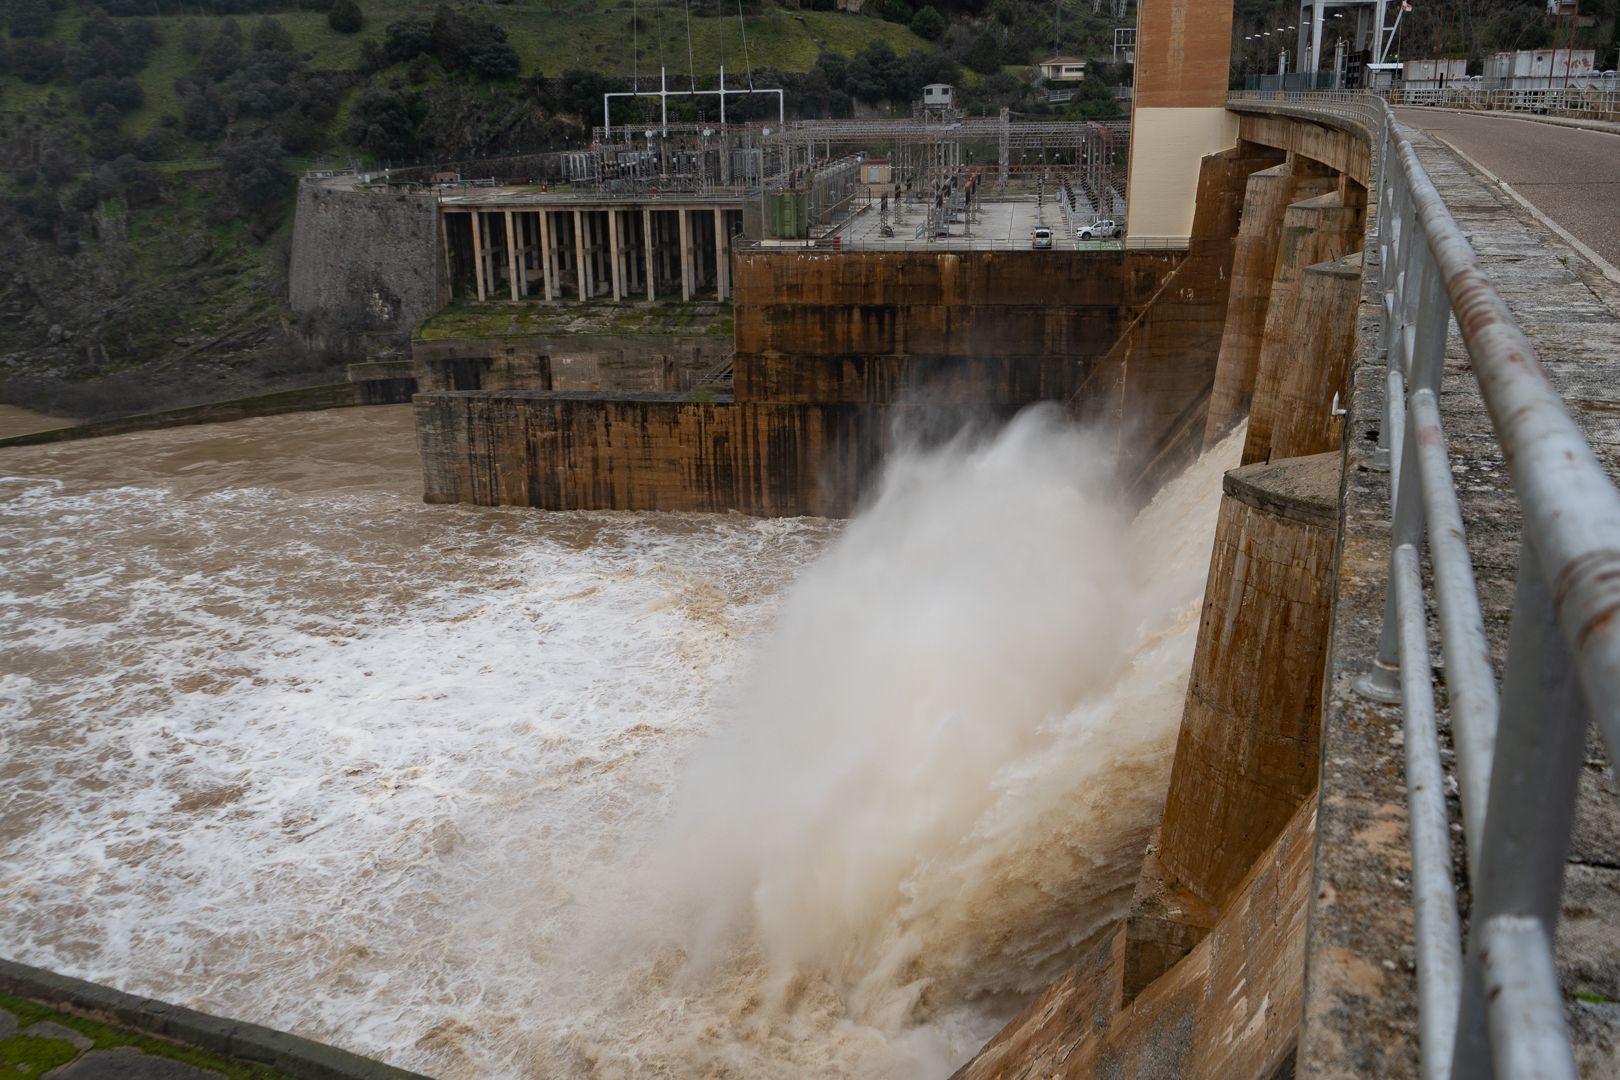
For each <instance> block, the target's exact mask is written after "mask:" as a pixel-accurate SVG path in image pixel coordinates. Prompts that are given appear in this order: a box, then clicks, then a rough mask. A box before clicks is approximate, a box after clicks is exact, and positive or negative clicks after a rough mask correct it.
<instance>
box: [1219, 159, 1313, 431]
mask: <svg viewBox="0 0 1620 1080" xmlns="http://www.w3.org/2000/svg"><path fill="white" fill-rule="evenodd" d="M1334 186H1335V181H1334V178H1333V177H1332V175H1331V174H1329V173H1328V172H1327V171H1326V170H1325V169H1321V168H1314V169H1313V168H1312V167H1311V166H1310V165H1309V164H1308V163H1303V162H1291V161H1290V162H1284V163H1283V164H1281V165H1278V166H1276V167H1274V168H1270V169H1264V170H1261V171H1260V172H1257V173H1254V174H1253V175H1252V176H1250V177H1249V180H1248V187H1247V190H1246V191H1245V192H1244V196H1243V224H1242V226H1241V227H1240V228H1239V230H1238V236H1237V242H1236V246H1235V249H1234V252H1233V256H1232V276H1231V286H1230V289H1229V298H1228V300H1227V305H1226V324H1225V327H1224V330H1223V332H1222V335H1221V351H1220V359H1219V362H1218V363H1217V364H1216V368H1215V382H1214V386H1213V388H1212V390H1211V393H1210V404H1209V417H1208V419H1207V420H1206V422H1205V427H1204V446H1205V447H1210V446H1214V445H1215V444H1216V443H1218V442H1220V441H1221V439H1222V438H1223V437H1224V436H1225V435H1226V433H1227V432H1228V431H1230V430H1232V428H1233V427H1235V426H1237V424H1238V423H1239V422H1241V421H1242V420H1243V418H1244V417H1246V416H1248V414H1249V403H1250V402H1251V401H1252V400H1253V398H1254V377H1255V372H1256V371H1257V370H1259V367H1260V342H1261V339H1262V338H1263V337H1264V336H1265V330H1266V312H1267V310H1268V309H1269V308H1270V306H1271V283H1272V281H1273V280H1274V279H1275V278H1276V275H1277V239H1278V237H1279V235H1280V234H1281V233H1282V228H1283V214H1284V212H1285V211H1286V210H1287V209H1288V206H1289V204H1290V203H1293V202H1295V201H1297V200H1299V199H1310V198H1314V197H1316V196H1317V195H1325V194H1327V193H1328V192H1329V191H1331V190H1333V189H1334Z"/></svg>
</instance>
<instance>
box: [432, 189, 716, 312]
mask: <svg viewBox="0 0 1620 1080" xmlns="http://www.w3.org/2000/svg"><path fill="white" fill-rule="evenodd" d="M728 215H731V216H732V217H736V216H738V214H737V212H736V211H728V210H726V209H723V208H718V207H716V208H706V207H705V208H675V209H668V210H666V209H662V208H660V209H654V208H652V207H650V206H639V207H622V208H621V207H613V208H602V207H582V208H579V209H550V208H546V209H520V208H514V209H506V208H494V209H485V208H482V207H474V208H468V209H465V210H464V209H461V208H453V209H452V208H447V209H446V244H447V250H446V261H447V263H448V265H449V266H450V268H451V271H452V273H454V272H455V265H456V260H455V258H454V257H453V255H452V253H451V249H452V248H453V247H454V246H455V245H456V244H457V242H458V237H460V236H463V235H466V234H470V252H468V253H469V254H470V255H471V264H472V265H471V270H472V281H471V283H470V284H471V288H470V289H469V291H470V292H471V293H473V294H474V295H476V296H477V298H478V299H479V300H490V299H501V298H503V297H502V296H501V294H503V293H504V294H505V297H508V298H510V299H512V300H522V299H524V298H526V297H529V296H535V297H538V298H540V299H545V300H557V299H564V298H566V296H567V294H568V293H569V292H572V294H573V298H574V299H597V298H606V297H608V296H611V297H612V299H613V300H614V301H616V302H617V301H620V300H625V299H640V298H641V297H643V296H645V298H646V299H647V300H648V301H653V300H656V299H657V298H658V296H659V295H660V294H661V293H662V294H664V295H670V294H673V293H674V292H675V291H676V290H677V289H678V290H679V293H680V297H681V299H682V300H691V299H692V298H693V297H695V296H697V295H699V294H700V293H709V292H712V293H713V295H714V296H715V297H716V298H717V299H720V300H725V299H729V298H730V296H731V232H732V229H731V227H730V226H731V224H732V222H731V221H728ZM462 229H465V230H466V233H462V232H461V231H460V230H462Z"/></svg>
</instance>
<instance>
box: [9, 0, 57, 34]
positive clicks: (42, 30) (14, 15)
mask: <svg viewBox="0 0 1620 1080" xmlns="http://www.w3.org/2000/svg"><path fill="white" fill-rule="evenodd" d="M55 22H56V8H55V6H53V5H52V4H51V2H50V0H13V3H12V4H11V20H10V24H9V25H10V27H11V36H12V37H20V38H25V37H36V38H37V37H44V36H45V35H46V34H49V33H50V32H51V25H52V24H53V23H55Z"/></svg>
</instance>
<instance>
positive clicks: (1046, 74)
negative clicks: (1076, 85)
mask: <svg viewBox="0 0 1620 1080" xmlns="http://www.w3.org/2000/svg"><path fill="white" fill-rule="evenodd" d="M1036 66H1037V67H1039V68H1040V69H1041V77H1042V78H1045V79H1049V80H1051V81H1052V82H1081V81H1083V80H1084V79H1085V77H1086V62H1085V61H1084V60H1082V59H1080V58H1079V57H1078V56H1054V57H1052V58H1051V59H1050V60H1042V61H1041V62H1040V63H1039V64H1038V65H1036Z"/></svg>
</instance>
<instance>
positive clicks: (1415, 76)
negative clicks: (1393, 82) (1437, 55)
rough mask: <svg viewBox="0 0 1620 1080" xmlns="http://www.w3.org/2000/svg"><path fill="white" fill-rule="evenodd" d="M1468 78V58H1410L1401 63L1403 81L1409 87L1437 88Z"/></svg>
mask: <svg viewBox="0 0 1620 1080" xmlns="http://www.w3.org/2000/svg"><path fill="white" fill-rule="evenodd" d="M1466 78H1468V61H1467V60H1408V61H1406V62H1405V63H1404V64H1403V65H1401V82H1402V83H1404V84H1405V85H1406V87H1407V89H1431V88H1435V89H1437V88H1439V87H1443V86H1450V85H1451V84H1452V83H1458V82H1462V81H1463V80H1464V79H1466Z"/></svg>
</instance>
